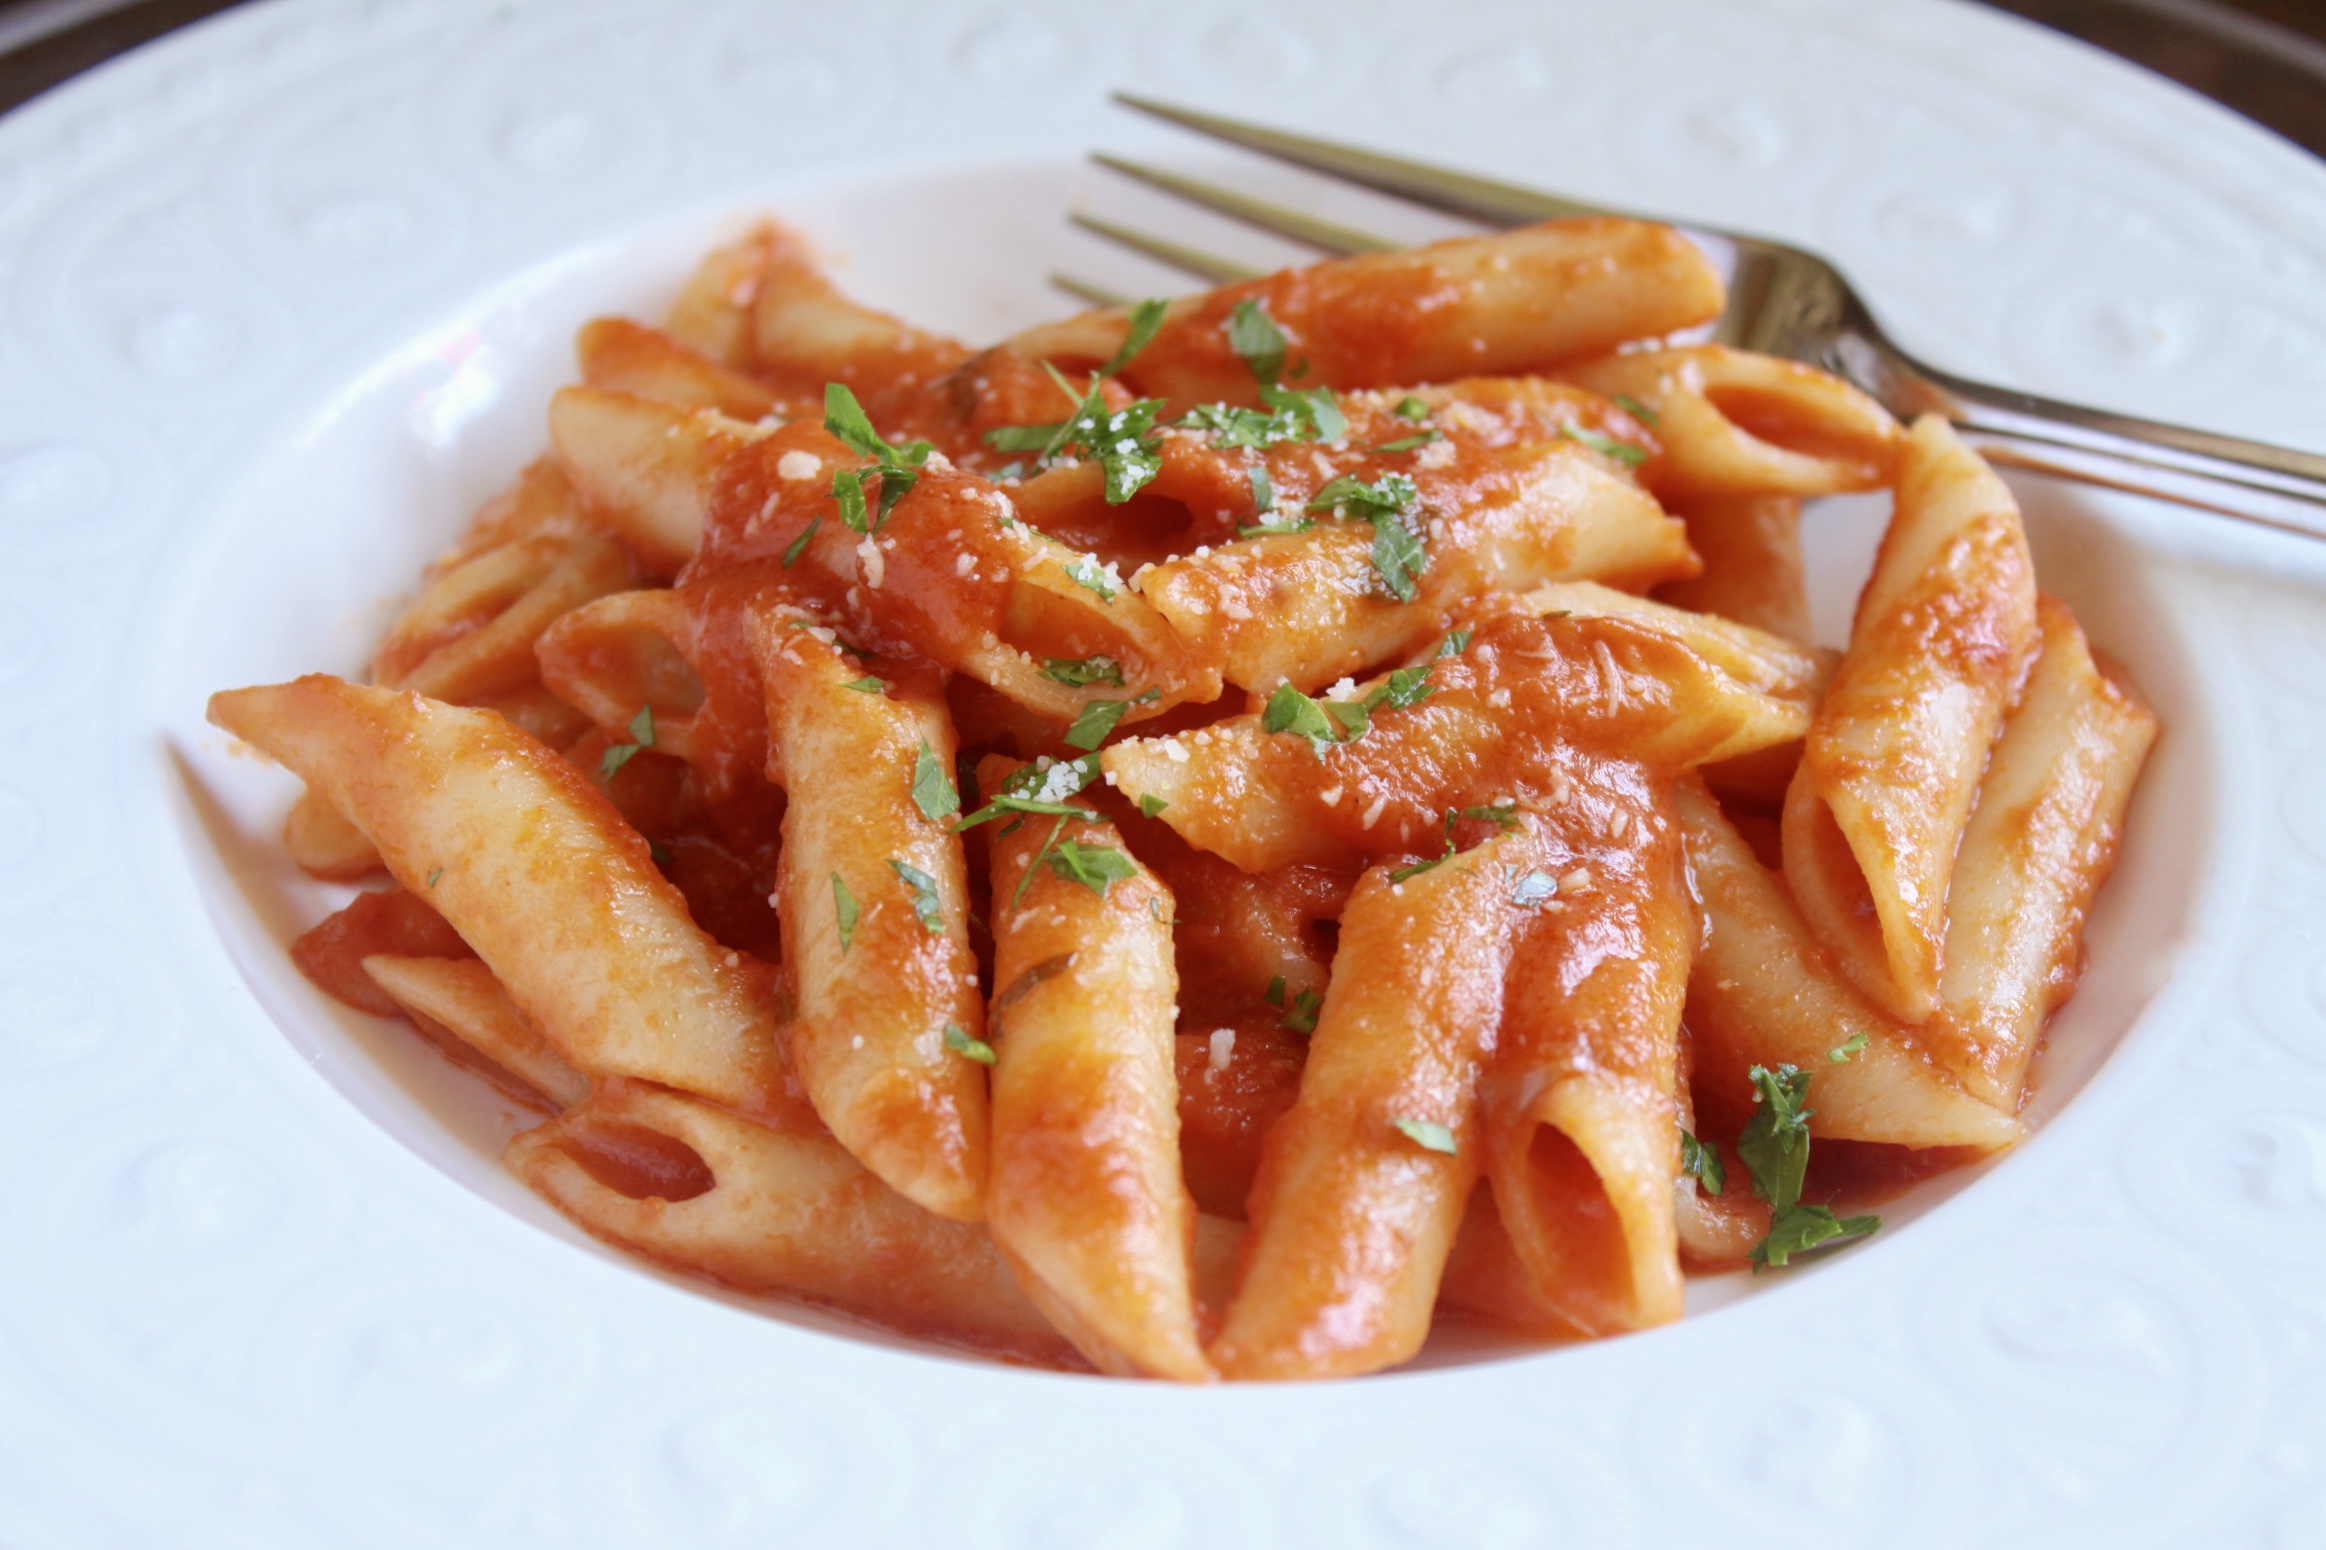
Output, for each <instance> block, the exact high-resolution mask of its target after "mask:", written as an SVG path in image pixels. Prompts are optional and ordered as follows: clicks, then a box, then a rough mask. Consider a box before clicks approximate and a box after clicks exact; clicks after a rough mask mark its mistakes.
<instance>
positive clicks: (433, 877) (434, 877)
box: [428, 867, 444, 888]
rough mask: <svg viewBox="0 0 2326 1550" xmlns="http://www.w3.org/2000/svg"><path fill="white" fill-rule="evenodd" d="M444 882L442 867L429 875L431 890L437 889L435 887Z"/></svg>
mask: <svg viewBox="0 0 2326 1550" xmlns="http://www.w3.org/2000/svg"><path fill="white" fill-rule="evenodd" d="M443 880H444V868H442V867H438V868H437V869H436V870H435V871H433V872H431V873H429V874H428V886H429V887H431V888H433V887H435V886H436V885H437V884H438V883H440V882H442V881H443Z"/></svg>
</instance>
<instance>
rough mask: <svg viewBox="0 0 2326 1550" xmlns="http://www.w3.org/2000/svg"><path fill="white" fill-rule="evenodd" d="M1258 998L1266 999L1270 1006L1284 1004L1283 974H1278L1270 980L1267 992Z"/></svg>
mask: <svg viewBox="0 0 2326 1550" xmlns="http://www.w3.org/2000/svg"><path fill="white" fill-rule="evenodd" d="M1260 999H1262V1000H1263V1001H1266V1002H1267V1003H1268V1004H1269V1005H1270V1006H1282V1005H1283V1004H1284V976H1283V975H1281V974H1279V975H1277V976H1276V977H1275V978H1274V979H1272V980H1270V981H1269V982H1268V993H1267V994H1266V995H1264V996H1262V997H1261V998H1260Z"/></svg>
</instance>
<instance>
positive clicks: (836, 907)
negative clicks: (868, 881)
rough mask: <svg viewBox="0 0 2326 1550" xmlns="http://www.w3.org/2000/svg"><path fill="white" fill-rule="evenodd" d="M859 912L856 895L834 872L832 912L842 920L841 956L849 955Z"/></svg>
mask: <svg viewBox="0 0 2326 1550" xmlns="http://www.w3.org/2000/svg"><path fill="white" fill-rule="evenodd" d="M858 913H859V911H858V910H857V908H856V895H854V894H852V893H850V892H849V891H848V885H847V884H846V883H844V882H842V881H840V874H839V873H837V872H834V873H833V874H832V914H833V916H834V917H835V918H836V919H837V920H838V921H839V922H840V956H842V957H843V958H845V957H846V956H847V955H848V943H849V941H850V939H851V938H853V937H854V936H855V935H856V917H857V915H858Z"/></svg>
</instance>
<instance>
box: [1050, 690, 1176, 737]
mask: <svg viewBox="0 0 2326 1550" xmlns="http://www.w3.org/2000/svg"><path fill="white" fill-rule="evenodd" d="M1162 697H1163V691H1162V690H1160V689H1149V690H1148V691H1147V692H1146V693H1144V694H1136V695H1133V696H1132V697H1131V698H1129V699H1127V700H1088V701H1085V702H1084V704H1083V707H1082V712H1081V714H1080V715H1078V716H1076V717H1075V718H1074V725H1072V726H1070V727H1068V728H1067V729H1066V738H1065V742H1066V746H1067V747H1069V748H1082V749H1094V748H1096V747H1098V745H1099V744H1101V743H1103V742H1105V741H1106V740H1107V738H1108V737H1110V736H1112V735H1113V733H1114V729H1115V724H1116V723H1117V722H1119V721H1121V720H1122V719H1123V712H1124V711H1126V710H1129V709H1130V708H1131V707H1132V706H1134V705H1144V704H1146V703H1147V702H1148V701H1149V700H1159V699H1161V698H1162Z"/></svg>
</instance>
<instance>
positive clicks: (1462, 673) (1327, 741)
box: [1103, 602, 1810, 872]
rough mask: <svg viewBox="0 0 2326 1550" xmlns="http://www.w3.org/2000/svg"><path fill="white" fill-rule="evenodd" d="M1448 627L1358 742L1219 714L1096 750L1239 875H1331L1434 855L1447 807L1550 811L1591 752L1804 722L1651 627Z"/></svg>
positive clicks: (1129, 787)
mask: <svg viewBox="0 0 2326 1550" xmlns="http://www.w3.org/2000/svg"><path fill="white" fill-rule="evenodd" d="M1463 617H1464V618H1465V619H1467V620H1468V621H1470V622H1469V623H1468V624H1467V625H1466V626H1465V628H1466V629H1467V631H1468V633H1469V636H1470V639H1469V644H1468V646H1467V647H1466V648H1465V649H1462V650H1460V651H1457V652H1455V653H1454V654H1452V655H1450V656H1446V657H1443V658H1441V659H1438V660H1437V661H1435V662H1434V663H1432V664H1431V665H1430V666H1429V667H1428V670H1427V678H1426V680H1424V683H1425V684H1426V687H1427V688H1428V690H1429V693H1428V694H1427V695H1426V697H1423V698H1420V699H1419V700H1418V701H1412V702H1409V703H1408V704H1407V705H1406V706H1405V707H1404V708H1402V709H1395V708H1389V707H1387V706H1383V707H1381V708H1377V709H1375V710H1374V711H1372V712H1371V715H1370V717H1369V725H1368V727H1367V730H1366V731H1365V733H1364V735H1363V736H1361V737H1357V738H1355V739H1353V740H1339V739H1336V738H1331V737H1325V738H1312V737H1309V736H1305V735H1302V734H1301V733H1299V732H1298V731H1295V730H1290V729H1287V730H1285V731H1279V732H1271V731H1269V730H1267V716H1266V715H1265V714H1261V715H1249V716H1241V717H1234V718H1230V719H1227V720H1223V721H1218V722H1214V723H1213V724H1212V725H1210V726H1208V727H1205V728H1202V729H1201V730H1198V731H1194V732H1185V733H1175V734H1172V735H1170V736H1161V737H1148V738H1133V739H1129V740H1127V741H1125V742H1121V743H1117V744H1115V745H1114V746H1113V747H1111V748H1108V749H1107V750H1106V752H1105V754H1104V755H1103V764H1104V767H1105V770H1106V773H1107V776H1108V779H1109V780H1110V781H1112V782H1113V783H1114V785H1115V786H1116V788H1117V789H1118V790H1119V791H1120V792H1121V793H1122V794H1123V795H1124V796H1125V797H1127V798H1129V799H1130V800H1132V801H1137V802H1142V803H1147V804H1150V805H1151V804H1152V803H1155V802H1160V803H1162V804H1163V806H1162V807H1161V808H1160V810H1159V816H1160V817H1161V819H1162V821H1163V822H1164V823H1166V824H1168V825H1170V827H1171V828H1172V829H1174V830H1175V831H1177V833H1178V834H1179V836H1180V837H1181V838H1182V839H1184V840H1186V841H1188V842H1189V843H1190V844H1192V845H1194V846H1196V847H1197V848H1198V849H1202V850H1208V851H1211V852H1213V853H1215V854H1217V855H1220V856H1224V857H1225V858H1227V859H1228V860H1229V861H1231V862H1233V863H1234V864H1235V865H1237V866H1239V867H1241V868H1243V869H1244V870H1245V871H1247V872H1266V871H1272V870H1274V869H1275V868H1278V867H1285V866H1295V865H1304V864H1305V865H1317V866H1328V867H1331V866H1346V865H1349V864H1351V863H1352V862H1355V861H1359V860H1363V859H1365V858H1368V857H1373V856H1380V855H1384V854H1388V853H1390V852H1393V851H1419V850H1427V849H1430V848H1432V847H1434V845H1435V843H1436V842H1435V839H1434V836H1435V835H1436V834H1437V833H1438V831H1439V827H1440V825H1441V823H1442V822H1443V819H1444V814H1445V811H1446V809H1448V808H1450V807H1451V808H1460V807H1466V806H1469V805H1472V804H1477V803H1491V802H1496V801H1500V800H1503V799H1505V798H1507V799H1509V800H1512V801H1515V802H1517V803H1518V804H1519V805H1521V806H1527V807H1535V808H1539V809H1542V810H1544V811H1551V810H1555V809H1556V808H1558V807H1559V806H1561V805H1562V804H1564V803H1565V802H1566V801H1567V800H1568V797H1569V793H1570V792H1571V789H1572V786H1573V783H1574V781H1575V779H1576V778H1577V775H1578V773H1579V770H1580V761H1582V760H1583V759H1585V758H1586V757H1588V756H1589V754H1590V753H1591V752H1592V751H1594V750H1615V749H1624V750H1628V752H1629V754H1630V756H1632V757H1635V758H1638V759H1640V760H1642V761H1643V762H1647V763H1650V764H1654V765H1657V766H1659V767H1663V768H1673V769H1676V768H1680V767H1682V766H1686V765H1690V764H1696V763H1701V762H1704V761H1706V760H1710V759H1723V758H1730V757H1733V756H1735V755H1737V754H1740V753H1749V752H1751V751H1753V750H1754V749H1757V748H1764V747H1769V746H1772V745H1774V744H1778V743H1784V742H1789V741H1792V740H1793V739H1795V738H1797V737H1799V736H1800V735H1801V733H1802V732H1803V731H1804V730H1805V729H1806V728H1807V727H1808V724H1809V715H1810V711H1809V707H1808V705H1807V704H1806V703H1804V702H1803V701H1801V700H1798V699H1792V698H1785V697H1781V696H1778V695H1774V694H1771V693H1769V692H1767V691H1765V690H1761V689H1754V688H1749V687H1747V686H1746V685H1744V684H1741V683H1739V682H1737V680H1735V679H1734V678H1732V677H1730V676H1729V675H1728V674H1727V673H1725V672H1722V671H1721V670H1720V669H1719V668H1718V667H1716V666H1715V665H1713V664H1712V663H1710V662H1708V661H1706V660H1705V659H1704V658H1703V657H1700V656H1698V655H1697V654H1696V653H1695V652H1694V651H1692V650H1690V649H1689V648H1688V646H1687V645H1686V644H1685V643H1684V642H1683V641H1682V640H1680V639H1679V638H1678V637H1677V636H1675V635H1674V634H1673V633H1672V632H1671V631H1669V630H1668V629H1666V628H1664V627H1663V626H1661V625H1660V624H1659V623H1658V622H1657V621H1656V620H1654V619H1652V618H1622V617H1612V616H1610V617H1600V618H1581V617H1574V618H1549V617H1537V616H1535V615H1533V614H1530V613H1528V612H1527V611H1526V610H1525V609H1524V608H1522V607H1520V606H1519V605H1517V604H1514V603H1508V602H1505V603H1501V604H1495V605H1481V606H1480V607H1479V608H1478V609H1477V611H1475V612H1472V613H1469V614H1465V615H1464V616H1463ZM1449 644H1451V642H1449ZM1409 692H1410V690H1409ZM1341 698H1342V699H1343V700H1344V701H1345V700H1347V699H1351V698H1357V699H1361V698H1362V697H1361V696H1356V695H1349V696H1343V697H1341ZM1331 703H1332V702H1331V701H1329V700H1328V701H1327V703H1326V707H1325V709H1324V710H1323V711H1322V712H1321V714H1323V715H1326V716H1329V715H1330V708H1329V707H1330V704H1331ZM1319 725H1321V726H1323V727H1325V728H1327V729H1328V731H1329V730H1331V729H1333V728H1335V727H1338V726H1339V725H1340V723H1338V722H1337V721H1325V722H1321V723H1319Z"/></svg>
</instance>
